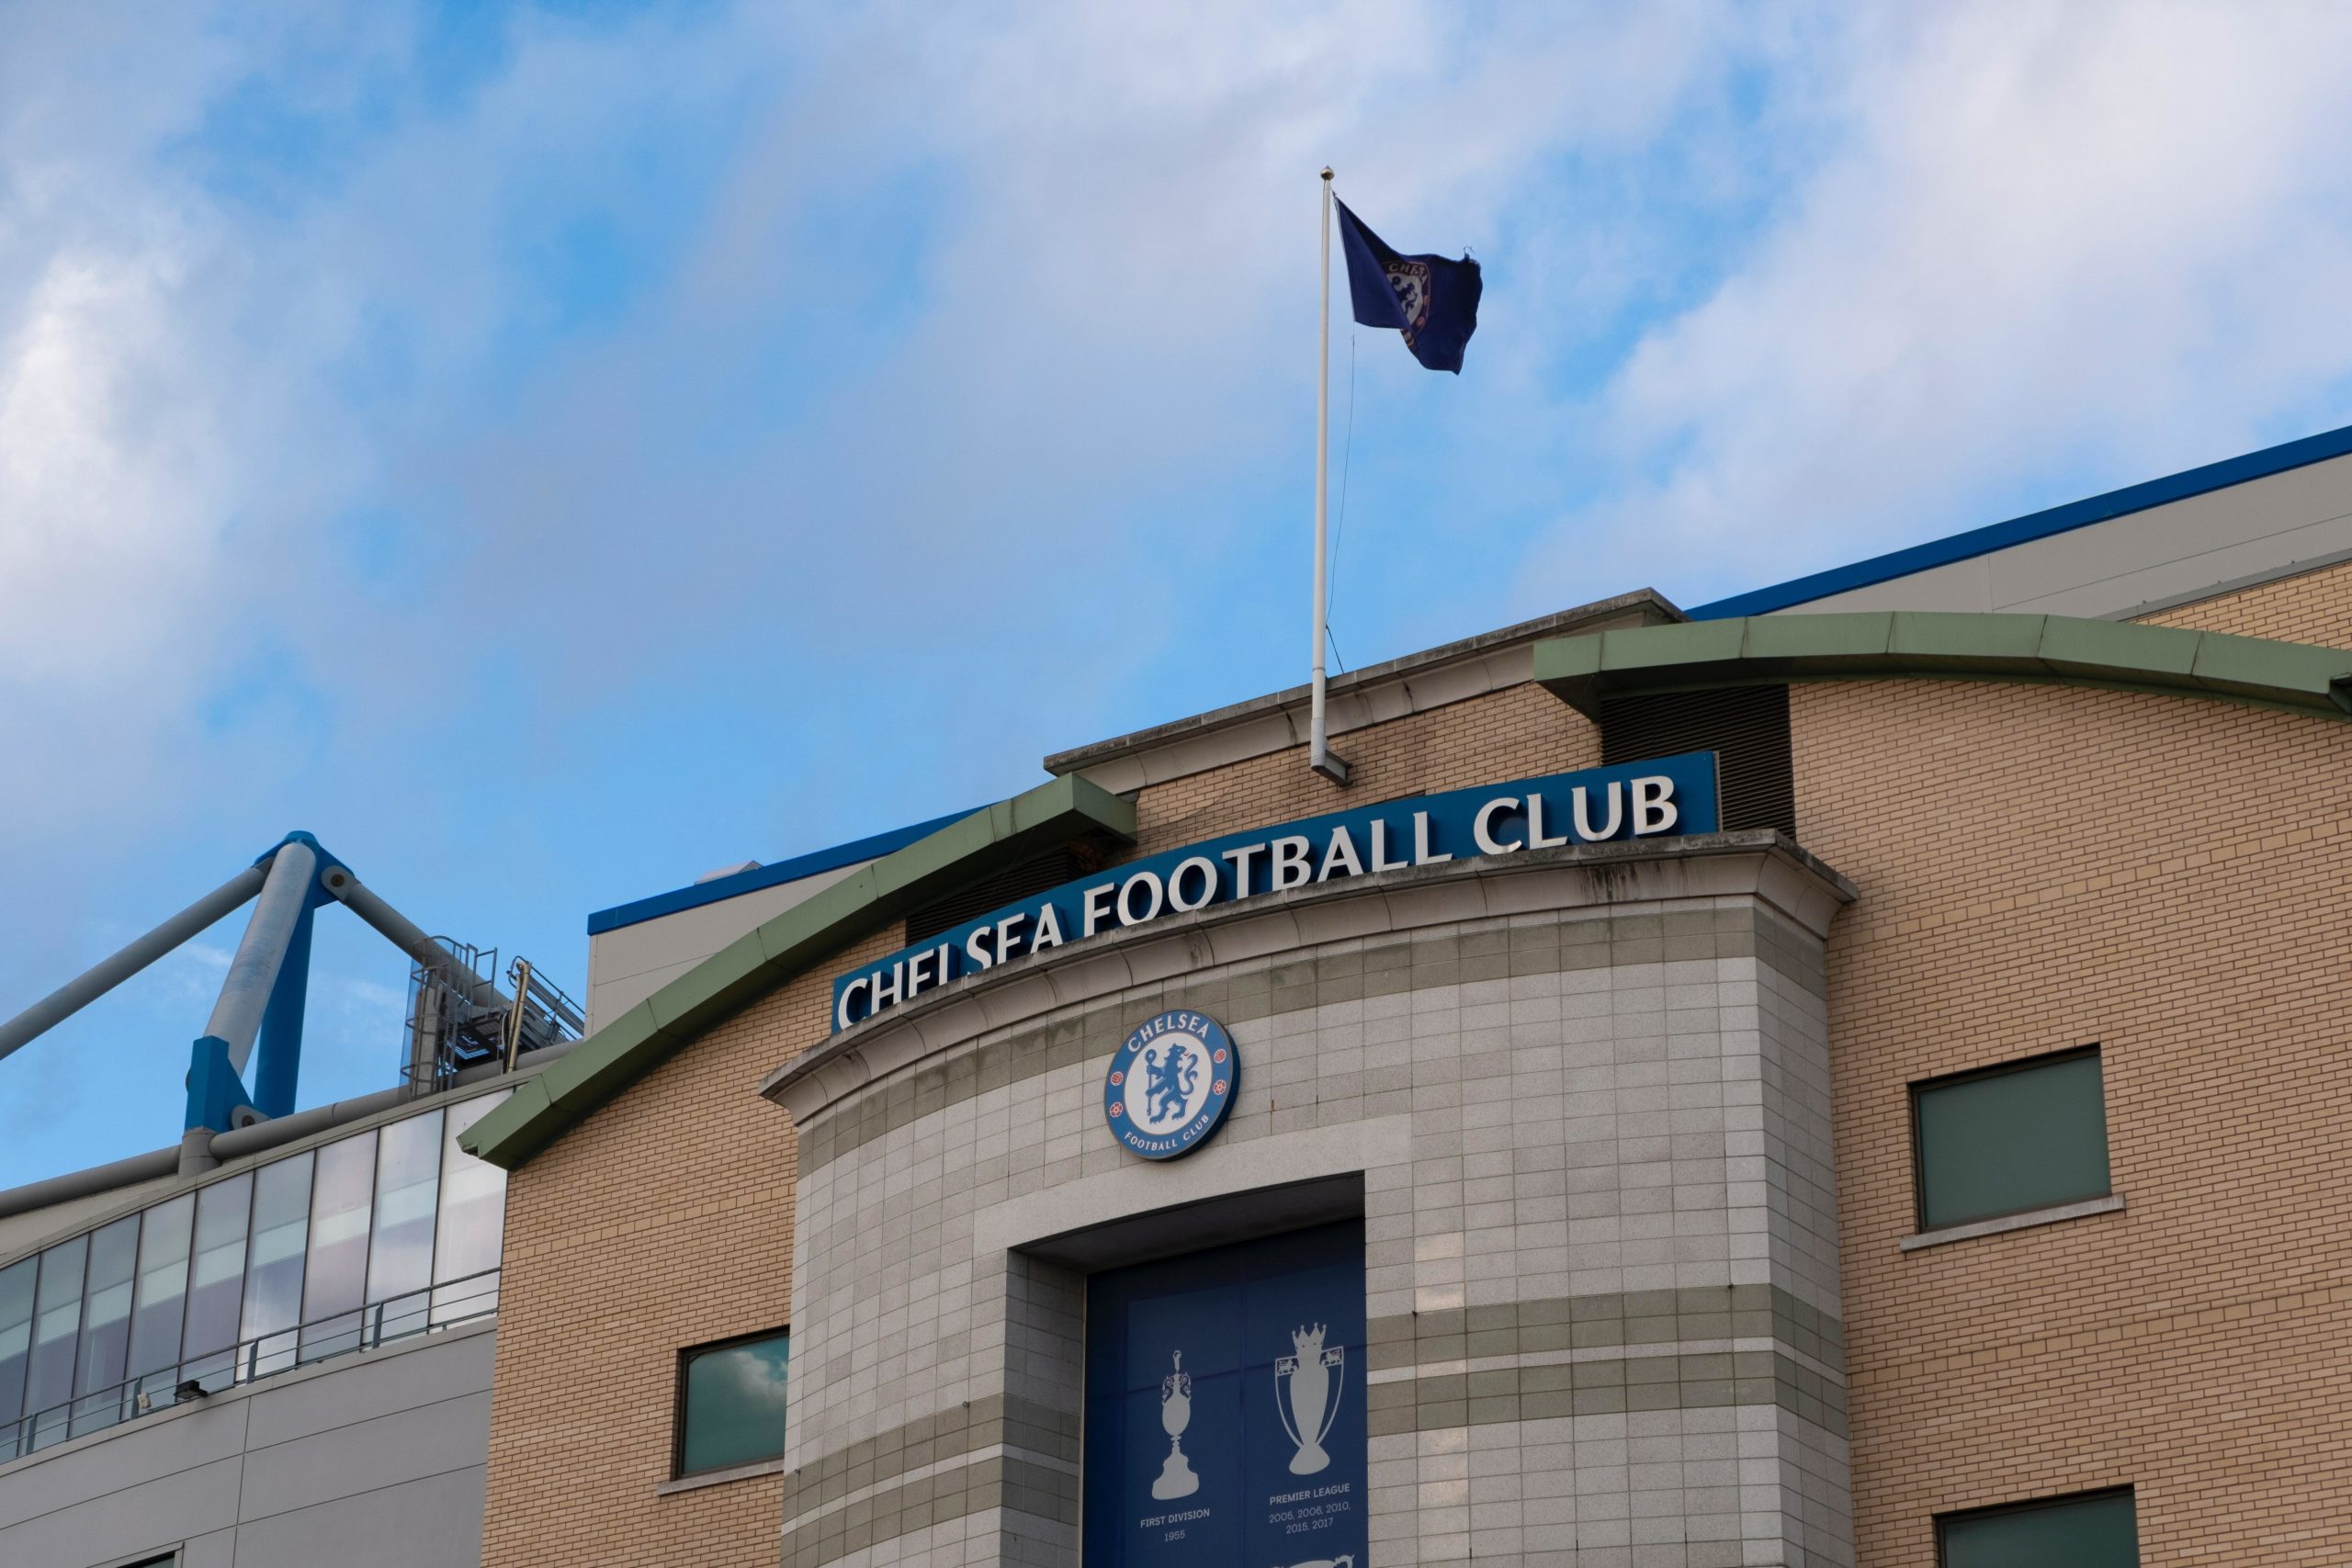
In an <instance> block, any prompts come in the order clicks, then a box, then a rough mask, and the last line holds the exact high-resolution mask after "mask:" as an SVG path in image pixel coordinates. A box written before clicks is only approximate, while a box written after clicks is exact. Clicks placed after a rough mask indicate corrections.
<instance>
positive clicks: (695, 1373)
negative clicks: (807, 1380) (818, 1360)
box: [678, 1334, 792, 1475]
mask: <svg viewBox="0 0 2352 1568" xmlns="http://www.w3.org/2000/svg"><path fill="white" fill-rule="evenodd" d="M791 1353H792V1337H791V1336H790V1335H788V1334H779V1335H777V1336H776V1337H775V1338H773V1339H761V1340H757V1341H754V1342H753V1343H752V1344H749V1345H729V1346H726V1347H724V1348H720V1349H716V1350H694V1351H690V1352H688V1353H687V1356H686V1368H685V1379H686V1416H685V1427H686V1429H685V1435H684V1441H683V1442H681V1444H680V1445H679V1461H678V1472H679V1473H680V1474H681V1475H692V1474H694V1473H695V1472H698V1471H705V1470H724V1469H726V1468H727V1467H728V1466H729V1465H735V1464H753V1463H756V1462H757V1461H761V1460H763V1459H779V1458H781V1457H783V1454H784V1385H785V1374H786V1371H788V1370H789V1368H788V1367H787V1365H786V1363H787V1362H788V1361H789V1360H790V1359H791Z"/></svg>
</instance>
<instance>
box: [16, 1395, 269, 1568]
mask: <svg viewBox="0 0 2352 1568" xmlns="http://www.w3.org/2000/svg"><path fill="white" fill-rule="evenodd" d="M244 1442H245V1407H244V1402H243V1401H242V1400H234V1401H224V1402H222V1403H220V1404H208V1405H207V1406H206V1407H204V1408H200V1409H196V1410H191V1411H188V1412H187V1413H186V1414H185V1415H176V1416H162V1417H155V1418H151V1419H149V1420H146V1421H134V1422H131V1423H130V1424H129V1425H127V1426H123V1427H116V1428H114V1429H113V1430H112V1431H111V1432H109V1433H107V1434H106V1435H105V1436H103V1437H96V1438H83V1439H80V1440H79V1441H78V1443H76V1444H74V1445H72V1446H67V1447H61V1448H58V1449H55V1450H49V1451H48V1452H46V1453H43V1454H37V1455H35V1456H34V1457H33V1458H32V1459H30V1460H28V1461H22V1462H19V1463H17V1464H12V1465H9V1466H7V1467H6V1468H5V1469H0V1540H6V1534H5V1532H6V1529H7V1528H8V1527H9V1526H10V1525H11V1524H12V1523H14V1522H16V1521H17V1520H20V1519H29V1518H34V1517H39V1516H40V1515H41V1514H44V1513H49V1512H51V1511H53V1510H55V1509H58V1508H64V1507H70V1506H74V1505H75V1504H77V1503H84V1502H87V1501H89V1500H91V1499H92V1498H104V1497H109V1496H114V1495H118V1494H119V1493H121V1492H123V1491H125V1490H128V1489H130V1488H131V1487H135V1486H140V1485H142V1484H144V1483H148V1482H150V1481H154V1480H158V1479H160V1478H162V1477H164V1476H168V1475H176V1474H178V1473H180V1472H182V1471H187V1470H195V1469H198V1467H200V1466H203V1465H207V1464H210V1463H212V1462H214V1461H217V1460H219V1459H220V1458H221V1457H222V1456H223V1455H226V1454H234V1453H237V1452H240V1451H242V1450H243V1448H244ZM234 1517H235V1516H234V1514H233V1513H232V1514H231V1515H229V1516H228V1517H227V1518H225V1519H224V1520H223V1521H222V1522H223V1523H226V1522H229V1520H231V1519H233V1518H234ZM8 1561H9V1559H8V1557H7V1556H6V1553H4V1552H0V1562H8ZM100 1561H104V1559H100Z"/></svg>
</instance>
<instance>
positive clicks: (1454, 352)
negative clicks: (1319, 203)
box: [1333, 197, 1485, 376]
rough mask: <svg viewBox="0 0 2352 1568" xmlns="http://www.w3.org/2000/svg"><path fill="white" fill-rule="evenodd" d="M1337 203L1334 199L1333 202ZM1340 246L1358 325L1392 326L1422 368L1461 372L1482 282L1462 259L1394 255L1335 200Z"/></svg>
mask: <svg viewBox="0 0 2352 1568" xmlns="http://www.w3.org/2000/svg"><path fill="white" fill-rule="evenodd" d="M1333 199H1334V200H1335V201H1337V198H1336V197H1334V198H1333ZM1338 206H1339V209H1340V247H1341V248H1342V249H1343V250H1345V251H1346V252H1347V254H1348V293H1349V294H1350V296H1351V299H1352V302H1353V304H1354V307H1355V319H1356V321H1357V323H1358V324H1359V325H1362V326H1367V327H1394V328H1396V329H1397V331H1398V332H1400V333H1404V334H1405V346H1406V347H1407V348H1408V349H1411V350H1412V351H1413V357H1414V358H1416V359H1418V360H1419V361H1420V362H1421V365H1422V367H1424V368H1425V369H1430V370H1451V371H1453V373H1454V374H1455V375H1457V376H1458V375H1460V374H1461V373H1462V350H1463V349H1464V346H1465V345H1467V344H1468V343H1469V342H1470V334H1471V333H1474V332H1476V331H1477V330H1478V296H1479V294H1480V292H1481V291H1482V289H1483V288H1484V287H1485V286H1484V284H1483V283H1482V282H1481V281H1480V278H1479V276H1478V264H1477V263H1476V262H1475V261H1472V260H1471V259H1470V258H1469V257H1468V256H1466V255H1465V256H1464V257H1463V258H1462V259H1461V260H1460V261H1449V260H1447V259H1446V258H1445V257H1443V256H1436V255H1419V256H1408V255H1399V254H1397V252H1396V251H1394V250H1392V249H1390V248H1389V246H1388V244H1387V243H1386V242H1385V241H1384V240H1382V239H1381V237H1380V236H1379V235H1377V234H1375V233H1374V232H1373V231H1371V230H1369V229H1367V228H1365V227H1364V225H1363V220H1362V219H1361V218H1358V217H1357V216H1356V215H1355V214H1354V213H1352V212H1351V211H1349V210H1348V204H1347V203H1346V202H1344V201H1339V202H1338Z"/></svg>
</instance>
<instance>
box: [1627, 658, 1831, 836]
mask: <svg viewBox="0 0 2352 1568" xmlns="http://www.w3.org/2000/svg"><path fill="white" fill-rule="evenodd" d="M1682 751H1713V752H1714V753H1715V755H1716V768H1717V772H1718V776H1719V778H1720V781H1721V784H1722V789H1723V825H1724V828H1725V829H1736V828H1778V829H1781V831H1782V832H1784V833H1788V834H1792V835H1793V834H1794V833H1795V832H1796V830H1797V790H1796V774H1795V770H1794V767H1793V766H1792V763H1791V761H1790V757H1789V689H1788V688H1787V687H1786V686H1734V687H1730V688H1727V689H1725V690H1723V691H1716V692H1662V693H1658V694H1655V695H1651V696H1639V697H1612V698H1611V699H1609V700H1607V701H1605V702H1603V703H1602V704H1601V705H1600V761H1601V764H1602V765H1603V766H1604V767H1605V766H1609V765H1611V764H1613V763H1617V762H1638V761H1641V760H1642V759H1644V758H1645V757H1671V756H1674V755H1676V754H1677V753H1678V752H1682Z"/></svg>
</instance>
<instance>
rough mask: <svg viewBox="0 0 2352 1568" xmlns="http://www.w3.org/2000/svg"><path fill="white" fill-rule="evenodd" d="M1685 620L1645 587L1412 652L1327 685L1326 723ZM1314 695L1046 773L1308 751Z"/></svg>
mask: <svg viewBox="0 0 2352 1568" xmlns="http://www.w3.org/2000/svg"><path fill="white" fill-rule="evenodd" d="M1683 618H1684V617H1683V614H1682V612H1681V611H1680V610H1679V609H1677V608H1675V606H1674V605H1673V604H1672V603H1671V602H1669V601H1668V599H1667V598H1665V596H1663V595H1662V594H1660V593H1658V592H1657V591H1656V590H1655V589H1649V588H1644V589H1639V590H1636V591H1635V592H1632V593H1621V594H1619V595H1617V596H1616V597H1615V598H1613V599H1601V600H1598V601H1596V602H1594V603H1592V604H1581V605H1578V606H1577V608H1575V609H1573V610H1562V611H1560V612H1558V613H1557V614H1555V615H1544V616H1542V617H1540V618H1538V619H1536V620H1532V621H1522V622H1521V623H1520V624H1519V625H1518V626H1505V627H1503V628H1502V629H1500V630H1499V631H1491V632H1487V633H1486V634H1484V635H1483V636H1479V637H1465V638H1464V639H1463V640H1462V641H1460V642H1450V643H1446V644H1444V645H1443V646H1442V647H1439V648H1432V649H1428V650H1427V651H1425V652H1421V653H1408V654H1407V655H1405V656H1404V657H1403V658H1401V659H1391V660H1386V661H1385V662H1383V663H1379V664H1367V665H1365V666H1364V667H1363V669H1361V670H1351V671H1348V672H1347V673H1346V674H1344V675H1336V676H1333V677H1332V678H1331V679H1330V681H1329V682H1327V683H1326V688H1325V694H1326V703H1327V710H1328V711H1327V722H1328V724H1329V728H1330V732H1331V734H1332V735H1334V736H1340V735H1345V734H1347V733H1348V732H1349V731H1350V730H1353V729H1363V728H1367V727H1369V726H1371V725H1375V724H1385V723H1387V722H1389V721H1390V720H1391V719H1397V718H1402V717H1404V716H1407V715H1408V714H1416V713H1424V712H1427V711H1428V710H1429V709H1430V708H1438V707H1444V706H1446V705H1448V704H1452V703H1458V702H1463V701H1464V700H1466V699H1468V698H1471V697H1476V696H1483V695H1485V694H1487V693H1488V692H1495V691H1500V690H1502V689H1503V688H1504V687H1507V686H1517V685H1521V684H1523V683H1524V682H1526V681H1527V680H1528V679H1529V678H1530V676H1531V675H1532V672H1533V658H1532V651H1531V650H1532V648H1533V647H1534V644H1535V643H1536V641H1537V640H1538V639H1539V638H1542V637H1558V636H1559V635H1561V634H1562V633H1564V632H1591V631H1600V630H1601V629H1602V628H1604V627H1608V626H1663V625H1667V624H1668V623H1671V622H1676V621H1679V620H1682V619H1683ZM1310 695H1311V688H1309V687H1306V686H1293V687H1290V688H1288V689H1287V690H1284V691H1280V692H1273V693H1270V694H1267V695H1265V696H1262V697H1253V698H1251V699H1250V701H1248V702H1246V703H1234V704H1231V705H1227V706H1225V707H1221V708H1211V709H1210V710H1209V711H1208V712H1206V713H1203V714H1194V715H1193V716H1192V717H1190V718H1180V719H1175V720H1172V721H1171V722H1170V723H1167V724H1158V725H1154V726H1152V727H1151V728H1149V729H1138V730H1136V731H1135V732H1134V733H1133V734H1130V735H1122V736H1119V737H1117V738H1116V739H1111V740H1101V741H1097V742H1095V743H1094V744H1093V745H1091V746H1080V747H1077V748H1075V749H1073V750H1068V751H1057V752H1056V753H1055V754H1054V755H1052V756H1050V757H1047V758H1046V761H1045V768H1046V772H1047V773H1056V774H1062V773H1082V774H1084V775H1085V776H1086V777H1088V778H1090V779H1091V780H1093V781H1094V782H1095V783H1096V784H1101V785H1102V786H1103V788H1104V789H1107V790H1110V791H1111V792H1112V793H1114V794H1124V793H1125V792H1126V791H1128V790H1134V789H1141V788H1142V787H1144V786H1145V785H1146V784H1165V783H1166V782H1168V781H1169V780H1170V779H1180V778H1182V777H1184V776H1185V775H1186V774H1188V773H1204V772H1206V771H1207V770H1208V769H1211V768H1221V767H1225V766H1227V765H1228V764H1231V763H1234V762H1238V761H1245V760H1247V759H1249V758H1251V757H1262V756H1266V755H1268V754H1269V753H1272V752H1275V751H1283V750H1289V749H1290V748H1292V747H1294V746H1304V745H1306V739H1307V735H1306V728H1307V704H1308V701H1309V699H1310Z"/></svg>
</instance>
